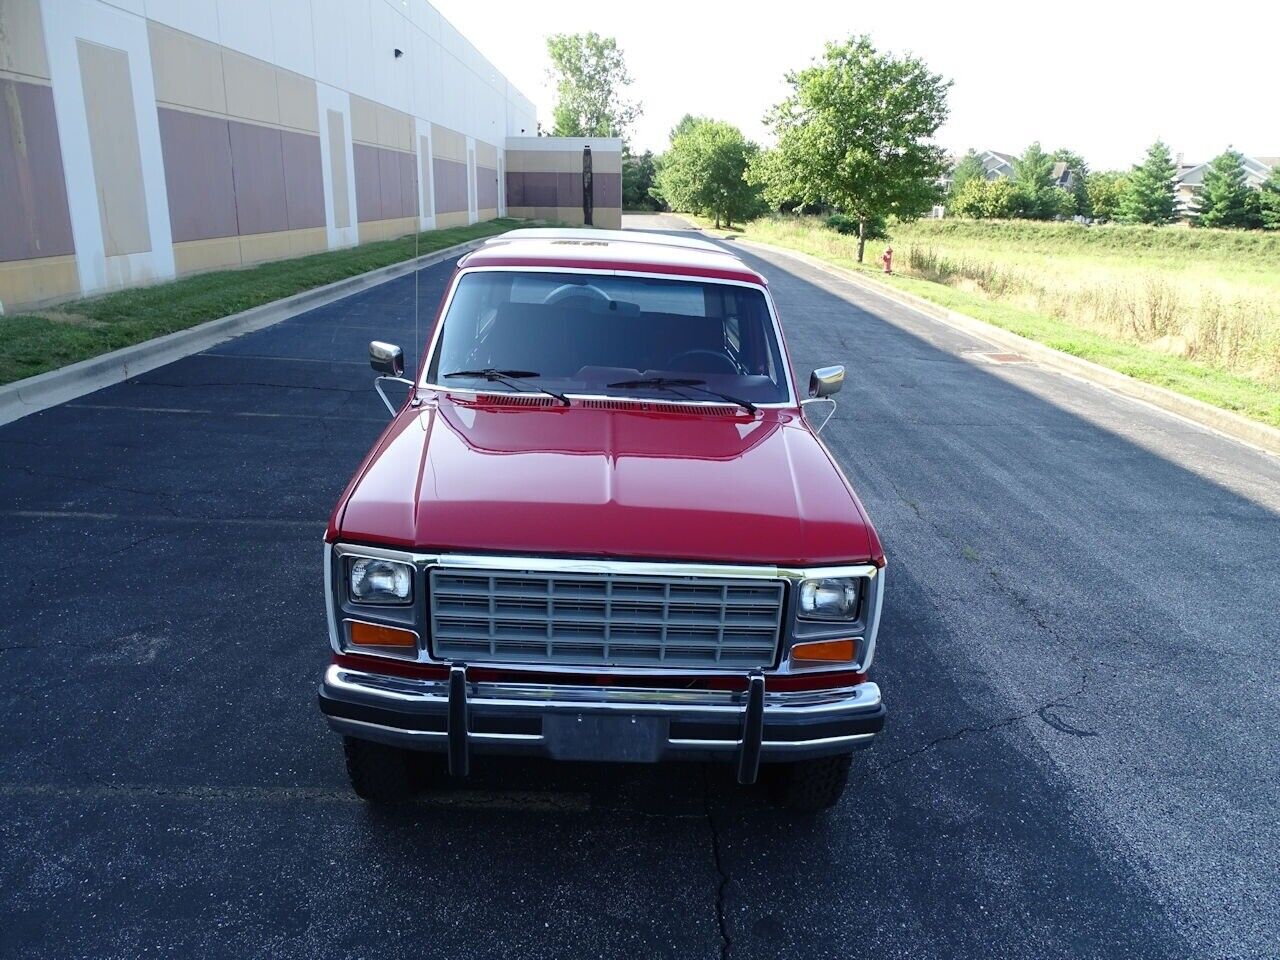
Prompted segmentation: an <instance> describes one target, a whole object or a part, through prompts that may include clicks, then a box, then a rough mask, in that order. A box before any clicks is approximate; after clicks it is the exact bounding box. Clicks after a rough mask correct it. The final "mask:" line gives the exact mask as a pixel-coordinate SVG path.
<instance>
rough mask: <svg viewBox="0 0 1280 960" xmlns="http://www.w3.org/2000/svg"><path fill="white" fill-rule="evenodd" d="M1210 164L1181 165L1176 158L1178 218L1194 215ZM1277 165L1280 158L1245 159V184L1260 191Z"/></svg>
mask: <svg viewBox="0 0 1280 960" xmlns="http://www.w3.org/2000/svg"><path fill="white" fill-rule="evenodd" d="M1210 162H1211V161H1208V160H1206V161H1205V162H1204V163H1183V162H1182V158H1181V157H1179V158H1178V172H1177V173H1175V174H1174V176H1173V185H1174V194H1175V196H1176V197H1177V201H1178V215H1179V216H1181V217H1184V218H1185V217H1190V216H1191V215H1192V214H1194V213H1195V210H1196V205H1197V201H1196V198H1197V196H1198V195H1199V193H1200V191H1201V190H1202V189H1203V188H1204V175H1205V173H1206V171H1208V169H1209V163H1210ZM1277 165H1280V157H1245V158H1244V177H1245V184H1246V185H1248V187H1249V189H1251V190H1258V189H1261V187H1262V184H1263V181H1265V180H1266V179H1267V177H1269V176H1270V175H1271V171H1272V169H1273V168H1274V167H1276V166H1277Z"/></svg>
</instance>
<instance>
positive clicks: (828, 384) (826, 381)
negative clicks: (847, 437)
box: [370, 348, 844, 399]
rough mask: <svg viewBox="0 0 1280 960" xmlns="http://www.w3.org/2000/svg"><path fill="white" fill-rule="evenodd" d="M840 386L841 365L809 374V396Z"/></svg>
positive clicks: (829, 392) (827, 393)
mask: <svg viewBox="0 0 1280 960" xmlns="http://www.w3.org/2000/svg"><path fill="white" fill-rule="evenodd" d="M370 349H372V348H370ZM842 386H844V367H842V366H839V365H837V366H832V367H819V368H818V369H817V370H815V371H813V373H811V374H809V396H810V397H813V398H814V399H821V398H823V397H829V396H831V395H832V394H833V393H838V392H839V391H840V388H841V387H842Z"/></svg>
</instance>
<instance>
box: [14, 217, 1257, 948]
mask: <svg viewBox="0 0 1280 960" xmlns="http://www.w3.org/2000/svg"><path fill="white" fill-rule="evenodd" d="M637 224H638V225H642V226H655V227H668V226H670V225H671V222H670V221H662V220H653V221H637ZM743 255H744V258H745V259H747V261H748V262H749V263H751V264H752V265H754V266H757V267H758V268H759V269H760V270H761V271H762V272H763V273H765V275H766V276H768V277H769V279H770V281H771V285H772V289H773V292H774V296H775V298H776V300H777V303H778V306H779V309H780V311H781V313H782V316H783V322H784V327H785V329H786V332H787V335H788V340H789V345H790V349H791V352H792V359H793V362H794V365H795V367H796V368H797V371H798V373H799V374H800V376H801V377H805V376H807V372H808V370H809V369H810V368H811V367H813V366H815V365H819V364H823V363H828V362H843V363H845V364H847V365H848V367H849V378H848V380H847V381H846V387H845V390H844V392H843V393H842V394H841V395H840V398H839V399H840V401H841V402H840V407H839V411H838V413H837V414H836V417H835V419H834V420H833V421H832V422H831V424H830V425H829V427H828V428H827V430H826V431H825V433H824V437H825V438H826V439H827V442H828V443H829V445H830V446H831V449H832V450H833V452H834V453H835V454H836V456H837V457H838V458H839V459H840V461H841V462H842V463H843V465H844V467H845V469H846V471H847V472H848V474H849V477H850V479H851V480H852V482H853V484H854V486H855V488H856V489H857V490H858V492H859V494H860V495H861V497H862V498H863V501H864V503H865V504H866V505H867V507H868V509H869V511H870V512H871V514H872V516H873V518H874V519H875V520H876V522H877V525H878V527H879V530H880V533H881V536H882V538H883V540H884V542H885V545H886V548H887V550H888V553H889V555H890V576H889V580H888V595H887V609H886V613H885V617H884V621H883V623H882V628H881V642H880V647H879V651H878V656H877V663H876V666H875V669H874V673H875V676H876V679H878V680H879V682H880V683H881V685H882V687H883V688H884V691H885V696H886V702H887V703H888V705H889V709H890V717H889V723H888V726H887V727H886V730H885V733H884V735H883V736H882V737H881V738H880V740H879V741H878V742H877V744H876V746H875V747H874V748H873V749H872V750H870V751H867V752H864V753H861V754H859V755H858V758H857V763H856V765H855V774H854V777H853V779H852V782H851V784H850V789H849V791H848V793H847V794H846V796H845V799H844V801H843V802H842V803H841V805H840V806H839V807H838V808H836V809H835V810H834V811H832V812H831V813H830V814H829V815H826V816H823V817H820V818H817V819H801V818H794V817H791V816H788V815H787V814H784V813H781V812H779V811H777V810H775V809H773V808H772V807H771V806H770V805H769V804H768V803H767V802H766V800H765V799H764V798H763V796H762V794H761V791H759V790H756V789H747V790H744V789H742V788H739V787H738V786H737V785H736V784H734V783H733V782H732V778H731V776H730V773H729V771H728V770H727V769H723V768H720V767H716V766H709V767H704V766H701V765H679V766H664V767H629V766H622V765H553V764H550V763H543V762H538V761H520V762H514V761H500V760H494V759H489V760H485V759H484V758H480V759H479V760H478V761H477V766H478V769H477V771H476V774H475V775H474V776H473V778H472V779H471V780H470V781H469V782H467V783H466V784H465V785H462V786H455V787H446V788H437V789H434V790H432V791H430V792H428V793H427V794H426V795H424V797H423V798H422V799H421V801H420V802H419V803H417V804H415V805H414V806H412V807H411V808H409V809H407V810H404V811H398V812H395V813H377V812H374V811H371V810H370V809H367V808H366V807H365V806H363V805H362V804H361V803H359V802H358V801H357V800H355V798H354V797H353V796H352V795H351V794H350V792H349V790H348V788H347V786H346V780H345V775H344V772H343V768H342V763H341V757H340V750H339V744H338V740H337V739H336V738H335V737H333V736H332V735H331V734H329V733H328V732H327V730H326V729H325V726H324V724H323V722H322V720H321V718H320V716H319V714H318V712H317V710H316V706H315V699H314V698H315V688H316V684H317V682H318V679H319V677H320V674H321V672H322V670H323V667H324V665H325V663H326V662H327V660H328V655H329V652H328V647H327V642H326V639H325V623H324V610H323V597H322V589H321V579H320V558H321V547H320V544H321V537H322V534H323V530H324V525H325V521H326V518H327V516H328V513H329V510H330V508H331V507H332V505H333V502H334V500H335V499H336V497H337V496H338V494H339V493H340V491H341V489H342V487H343V485H344V484H345V483H346V481H347V479H348V477H349V476H350V474H351V472H352V471H353V469H354V468H355V466H356V464H357V463H358V462H359V460H360V458H361V457H362V456H363V455H364V453H365V451H366V450H367V449H368V447H369V446H370V445H371V443H372V442H373V440H374V438H375V437H376V436H377V435H378V433H379V431H380V430H381V429H382V426H383V425H384V424H385V422H386V420H387V417H386V411H385V410H384V408H383V407H382V405H381V403H380V402H379V400H378V399H377V397H376V396H375V395H374V393H373V390H372V387H371V373H370V371H369V370H368V367H367V365H366V362H365V348H366V344H367V341H368V340H370V339H373V338H377V339H383V340H391V341H393V342H399V343H401V344H403V345H405V346H406V347H407V349H406V356H412V355H414V352H413V350H412V348H411V347H410V345H411V344H412V343H413V341H414V333H413V321H412V316H413V312H414V310H413V307H414V296H415V293H414V284H415V281H414V278H413V277H406V278H402V279H399V280H396V281H392V282H389V283H387V284H384V285H382V286H380V287H378V288H375V289H373V290H370V291H367V292H365V293H362V294H359V295H357V296H354V297H351V298H348V299H347V300H344V301H341V302H338V303H335V304H331V305H328V306H325V307H322V308H319V309H317V310H314V311H312V312H310V313H308V314H305V315H302V316H300V317H297V318H295V319H293V320H289V321H286V322H284V323H282V324H280V325H278V326H275V327H272V328H270V329H267V330H263V331H260V332H258V333H254V334H251V335H248V336H245V337H242V338H239V339H237V340H234V341H230V342H228V343H225V344H222V345H220V346H218V347H216V348H214V349H213V350H211V351H209V352H207V353H203V354H199V355H196V356H192V357H189V358H187V359H185V360H181V361H179V362H177V363H174V364H171V365H169V366H167V367H163V368H161V369H158V370H155V371H153V372H151V373H149V374H146V375H144V376H142V377H139V378H137V379H136V380H133V381H129V382H127V383H124V384H121V385H119V386H116V387H111V388H108V389H106V390H102V391H99V392H97V393H94V394H91V395H88V396H86V397H83V398H81V399H79V400H76V401H73V402H71V403H68V404H65V405H63V406H61V407H56V408H53V409H50V410H47V411H45V412H43V413H40V414H36V415H33V416H30V417H27V418H25V419H23V420H20V421H17V422H15V423H13V424H10V425H8V426H5V427H3V428H0V494H2V495H0V538H2V539H3V543H4V546H5V549H4V550H3V551H0V591H2V592H3V595H4V596H5V597H6V598H7V601H8V602H7V604H6V614H7V615H6V617H5V623H4V626H3V627H2V628H0V636H2V639H0V721H2V722H3V729H4V731H5V736H4V738H3V740H0V956H3V957H139V956H182V957H188V956H199V957H258V956H263V957H267V956H269V957H309V958H310V957H375V956H376V957H379V958H396V957H422V956H442V957H443V956H449V957H468V958H470V957H502V956H520V957H530V956H532V957H584V958H585V957H610V956H645V957H724V956H731V957H797V958H800V957H804V958H817V957H840V958H849V957H860V956H867V957H939V958H941V957H978V956H982V957H1007V958H1022V957H1026V958H1033V957H1034V958H1044V957H1135V956H1141V957H1180V958H1181V957H1274V956H1277V955H1280V910H1278V908H1277V903H1276V897H1275V892H1276V890H1277V889H1280V868H1278V863H1280V854H1278V852H1277V851H1280V826H1278V825H1280V809H1278V807H1280V803H1278V801H1277V790H1276V784H1277V783H1280V751H1278V750H1277V747H1276V743H1277V739H1278V738H1277V734H1278V733H1280V730H1278V727H1280V722H1278V721H1277V715H1278V711H1277V709H1276V707H1277V702H1276V701H1277V692H1276V688H1277V684H1276V680H1277V672H1276V668H1275V663H1276V657H1275V649H1276V645H1277V641H1280V626H1278V624H1277V616H1276V611H1277V601H1276V597H1275V594H1276V588H1277V586H1278V585H1280V546H1278V544H1280V466H1278V464H1277V461H1276V460H1274V459H1272V458H1269V457H1267V456H1265V455H1262V454H1258V453H1255V452H1253V451H1251V450H1249V449H1247V448H1245V447H1243V446H1241V445H1239V444H1237V443H1234V442H1232V441H1228V440H1225V439H1223V438H1220V437H1218V436H1216V435H1214V434H1211V433H1209V432H1207V431H1205V430H1202V429H1200V428H1198V427H1194V426H1191V425H1189V424H1186V423H1183V422H1181V421H1179V420H1177V419H1175V418H1173V417H1170V416H1168V415H1166V414H1163V413H1160V412H1158V411H1155V410H1151V409H1148V408H1146V407H1144V406H1141V405H1139V404H1136V403H1133V402H1131V401H1127V400H1123V399H1120V398H1117V397H1114V396H1112V395H1111V394H1108V393H1106V392H1105V391H1102V390H1099V389H1097V388H1095V387H1092V386H1088V385H1085V384H1081V383H1077V382H1075V381H1073V380H1070V379H1068V378H1066V377H1063V376H1061V375H1059V374H1056V373H1051V372H1049V371H1046V370H1043V369H1041V368H1039V367H1037V366H1036V365H1034V364H1021V363H1014V364H996V363H993V362H990V361H988V360H985V359H983V358H982V357H981V356H980V354H981V353H984V352H989V351H991V350H992V349H993V348H990V347H988V346H986V345H985V344H983V343H982V342H981V341H977V340H975V339H974V338H972V337H969V336H967V335H963V334H960V333H957V332H954V331H952V330H950V329H949V328H946V327H944V326H942V325H940V324H939V323H937V322H936V321H933V320H930V319H928V318H926V317H923V316H920V315H918V314H916V313H914V312H913V311H910V310H909V309H907V308H904V307H900V306H898V305H896V304H893V303H891V302H890V301H887V300H884V299H882V298H879V297H877V296H876V295H874V294H872V293H868V292H866V291H863V290H861V289H859V288H856V287H853V286H851V285H849V284H848V283H847V282H844V281H841V280H836V279H832V278H831V277H829V276H827V275H825V274H822V273H821V272H820V271H817V270H815V269H813V268H812V267H808V266H804V265H802V264H800V263H798V262H795V261H792V260H790V259H788V258H785V257H781V256H777V257H774V256H771V257H770V258H769V259H767V260H766V259H762V258H760V257H758V256H756V255H753V254H749V253H747V252H746V251H743ZM449 269H450V265H449V264H443V265H440V266H436V267H432V268H428V269H426V270H424V271H422V272H421V273H420V274H419V277H418V284H419V287H420V289H419V291H418V294H417V296H418V298H419V299H418V302H419V304H420V308H421V313H422V316H423V321H422V322H423V324H424V325H425V324H426V323H427V322H428V320H429V318H430V317H431V316H432V314H433V311H434V307H435V305H436V304H437V302H438V300H439V298H440V295H441V293H442V291H443V287H444V283H445V281H446V279H447V277H448V272H449Z"/></svg>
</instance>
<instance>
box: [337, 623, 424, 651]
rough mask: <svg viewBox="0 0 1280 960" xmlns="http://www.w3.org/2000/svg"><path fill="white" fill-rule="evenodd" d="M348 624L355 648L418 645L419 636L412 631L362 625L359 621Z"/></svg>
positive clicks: (378, 625)
mask: <svg viewBox="0 0 1280 960" xmlns="http://www.w3.org/2000/svg"><path fill="white" fill-rule="evenodd" d="M347 622H348V624H349V627H350V630H349V634H348V636H349V637H350V638H351V645H352V646H353V647H414V646H417V645H418V635H417V634H416V633H414V632H413V631H412V630H400V629H399V628H397V627H384V626H381V625H380V624H376V623H360V622H359V621H357V620H349V621H347Z"/></svg>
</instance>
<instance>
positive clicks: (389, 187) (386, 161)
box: [378, 149, 403, 220]
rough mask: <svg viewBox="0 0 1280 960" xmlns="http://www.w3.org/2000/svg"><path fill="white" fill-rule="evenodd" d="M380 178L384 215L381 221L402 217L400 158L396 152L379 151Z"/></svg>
mask: <svg viewBox="0 0 1280 960" xmlns="http://www.w3.org/2000/svg"><path fill="white" fill-rule="evenodd" d="M378 176H379V178H380V179H381V181H382V215H381V216H380V217H379V218H378V219H380V220H390V219H391V218H392V217H398V216H400V208H401V206H402V203H403V201H402V200H401V189H400V158H399V157H398V156H396V152H395V151H394V150H382V149H380V150H379V151H378Z"/></svg>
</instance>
